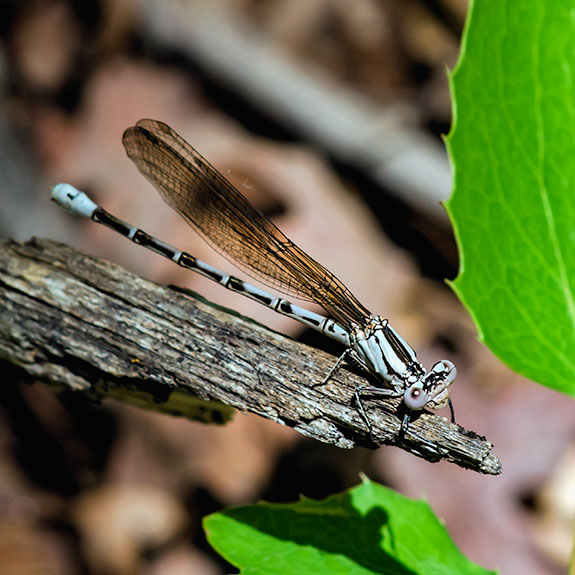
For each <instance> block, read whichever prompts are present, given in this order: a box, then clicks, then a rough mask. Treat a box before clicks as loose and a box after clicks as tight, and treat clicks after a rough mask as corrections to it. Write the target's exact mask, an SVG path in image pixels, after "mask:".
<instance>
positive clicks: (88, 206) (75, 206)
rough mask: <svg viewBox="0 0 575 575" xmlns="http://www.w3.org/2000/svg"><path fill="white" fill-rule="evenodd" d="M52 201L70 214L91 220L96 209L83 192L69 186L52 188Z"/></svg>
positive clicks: (60, 185)
mask: <svg viewBox="0 0 575 575" xmlns="http://www.w3.org/2000/svg"><path fill="white" fill-rule="evenodd" d="M52 200H53V201H54V202H56V203H57V204H58V205H59V206H60V207H62V208H64V209H65V210H68V211H69V212H70V213H72V214H75V215H77V216H83V217H85V218H91V217H92V214H93V213H94V211H95V210H96V208H97V207H98V206H97V204H95V203H94V202H93V201H92V200H91V199H90V198H89V197H88V196H87V195H86V194H85V193H84V192H81V191H80V190H77V189H76V188H75V187H74V186H72V185H71V184H56V185H55V186H54V187H53V188H52Z"/></svg>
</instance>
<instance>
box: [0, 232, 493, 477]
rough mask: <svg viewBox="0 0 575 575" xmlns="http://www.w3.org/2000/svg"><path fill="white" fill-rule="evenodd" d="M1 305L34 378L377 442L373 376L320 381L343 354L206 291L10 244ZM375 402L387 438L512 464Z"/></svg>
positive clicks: (9, 346)
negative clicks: (299, 338) (360, 405)
mask: <svg viewBox="0 0 575 575" xmlns="http://www.w3.org/2000/svg"><path fill="white" fill-rule="evenodd" d="M0 302H1V304H0V359H1V360H4V361H6V362H9V363H11V364H13V365H15V366H18V367H19V368H20V370H21V371H23V372H24V373H25V374H26V377H27V378H30V379H33V380H41V381H43V382H45V383H47V384H48V385H51V386H52V387H55V388H57V389H70V390H77V391H81V392H84V393H86V394H89V395H91V396H93V397H95V398H104V397H115V398H119V399H122V400H124V401H128V402H131V403H136V404H137V405H139V406H141V407H144V408H147V409H155V410H162V411H166V412H170V413H177V414H180V415H183V416H185V417H190V418H194V419H203V420H205V421H213V422H218V421H219V422H223V421H226V420H227V419H229V417H230V414H231V412H232V410H231V408H232V407H233V408H235V409H239V410H242V411H249V412H252V413H256V414H258V415H261V416H262V417H266V418H268V419H271V420H273V421H276V422H278V423H280V424H283V425H289V426H290V427H293V428H294V429H296V430H297V431H299V432H300V433H302V434H303V435H306V436H308V437H313V438H314V439H317V440H319V441H323V442H326V443H331V444H333V445H336V446H338V447H343V448H352V447H355V446H364V447H372V448H373V447H376V445H374V443H373V441H372V440H371V438H370V435H369V433H368V431H367V429H366V425H365V422H364V421H363V420H362V419H361V417H360V415H359V413H358V411H357V409H356V407H355V406H354V404H353V401H352V397H353V391H354V389H355V387H357V386H358V385H361V384H362V383H365V379H364V377H362V375H361V374H359V373H355V372H354V371H353V370H349V369H346V368H343V369H342V370H340V372H339V373H338V374H337V376H336V377H335V378H334V379H333V380H331V381H330V382H329V383H328V384H326V385H320V384H318V382H321V381H322V379H323V377H324V376H325V374H326V373H327V372H328V370H329V368H330V366H331V365H333V361H334V358H333V357H332V356H330V355H328V354H326V353H324V352H321V351H318V350H316V349H314V348H311V347H309V346H306V345H304V344H301V343H298V342H296V341H292V340H291V339H289V338H287V337H285V336H283V335H281V334H278V333H276V332H273V331H271V330H269V329H267V328H265V327H263V326H261V325H259V324H257V323H255V322H253V321H250V320H248V319H246V318H243V317H240V316H238V315H237V314H234V313H232V312H230V311H228V310H225V309H222V308H220V307H217V306H214V305H213V304H209V303H208V302H206V301H204V300H203V299H202V298H200V297H199V296H197V295H194V294H185V293H181V292H180V291H178V290H175V289H171V288H167V287H162V286H159V285H157V284H154V283H152V282H149V281H146V280H144V279H142V278H139V277H137V276H135V275H134V274H132V273H129V272H127V271H126V270H124V269H122V268H121V267H119V266H117V265H114V264H112V263H110V262H107V261H103V260H101V259H97V258H95V257H92V256H89V255H87V254H85V253H83V252H80V251H78V250H76V249H74V248H71V247H69V246H65V245H63V244H59V243H55V242H52V241H48V240H31V241H29V242H26V243H16V242H13V241H10V240H8V241H6V240H5V241H2V242H0ZM211 402H216V403H215V404H213V403H211ZM366 405H367V406H368V408H369V416H370V418H371V421H372V423H373V428H374V435H375V436H376V437H377V438H378V440H379V442H380V443H382V444H387V445H395V446H398V447H400V448H402V449H405V450H407V451H409V452H411V453H414V454H416V455H419V456H420V457H423V458H425V459H427V460H429V461H438V460H441V459H446V460H448V461H452V462H453V463H456V464H457V465H460V466H462V467H466V468H469V469H473V470H475V471H479V472H481V473H488V474H498V473H500V472H501V465H500V463H499V460H498V459H497V458H496V457H495V456H494V455H493V454H492V453H491V448H492V445H491V443H489V442H488V441H487V440H486V439H485V438H483V437H480V436H478V435H477V434H475V433H473V432H471V431H466V430H465V429H463V428H462V427H460V426H458V425H453V424H451V423H449V422H448V421H447V420H446V419H444V418H442V417H439V416H437V415H434V414H431V413H423V414H422V415H421V416H420V417H419V418H418V419H417V420H415V421H413V423H412V424H410V427H409V432H408V433H407V434H406V435H405V436H402V434H401V432H400V428H401V418H400V417H399V416H398V413H397V408H398V401H397V400H390V401H382V400H381V399H378V400H377V401H372V402H367V401H366Z"/></svg>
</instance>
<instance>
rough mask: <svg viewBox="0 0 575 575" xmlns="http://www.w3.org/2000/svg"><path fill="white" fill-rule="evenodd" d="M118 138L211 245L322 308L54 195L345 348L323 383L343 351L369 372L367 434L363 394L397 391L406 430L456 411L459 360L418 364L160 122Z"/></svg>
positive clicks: (58, 191) (386, 328) (362, 390)
mask: <svg viewBox="0 0 575 575" xmlns="http://www.w3.org/2000/svg"><path fill="white" fill-rule="evenodd" d="M123 143H124V147H125V149H126V152H127V154H128V156H129V157H130V158H131V159H132V160H133V161H134V162H135V164H136V166H137V167H138V169H139V170H140V172H141V173H142V174H144V176H146V178H148V180H150V182H151V183H152V184H153V185H154V186H155V187H156V189H157V190H158V191H159V192H160V194H161V196H162V198H163V199H164V201H165V202H166V203H167V204H168V205H169V206H171V207H172V208H173V209H174V210H176V211H177V212H178V213H179V214H180V215H181V216H182V217H183V218H184V219H185V220H186V221H187V222H188V224H190V225H191V226H192V227H193V228H194V229H195V230H196V231H197V232H198V233H199V234H200V235H201V236H202V237H203V238H204V239H205V240H206V241H207V242H208V243H209V244H210V245H211V246H212V247H213V248H215V249H216V250H217V251H219V252H220V253H222V254H223V255H225V256H226V257H228V258H229V259H231V260H233V261H234V262H235V263H236V264H237V265H238V266H239V268H240V269H242V270H243V271H245V272H246V273H248V274H249V275H251V276H253V277H254V278H257V279H258V280H260V281H261V282H262V283H264V284H267V285H269V286H270V287H272V288H274V289H277V290H278V291H280V292H282V293H285V294H288V295H291V296H294V297H297V298H299V299H303V300H307V301H312V302H316V303H318V304H319V305H320V306H321V307H322V308H323V309H325V310H326V311H327V313H328V314H329V317H324V316H321V315H319V314H316V313H314V312H311V311H309V310H306V309H304V308H302V307H300V306H297V305H295V304H293V303H291V302H289V301H287V300H285V299H281V298H278V297H275V296H273V295H271V294H269V293H267V292H265V291H263V290H261V289H259V288H257V287H255V286H252V285H250V284H248V283H246V282H244V281H242V280H240V279H238V278H236V277H234V276H231V275H228V274H226V273H224V272H222V271H220V270H218V269H216V268H214V267H212V266H210V265H209V264H206V263H204V262H202V261H200V260H198V259H196V258H195V257H193V256H192V255H190V254H188V253H186V252H183V251H181V250H178V249H176V248H174V247H173V246H171V245H169V244H166V243H165V242H162V241H160V240H158V239H156V238H154V237H152V236H150V235H149V234H147V233H145V232H143V231H142V230H140V229H138V228H136V227H134V226H132V225H130V224H128V223H126V222H124V221H122V220H120V219H118V218H116V217H115V216H113V215H111V214H110V213H108V212H107V211H105V210H104V209H103V208H102V207H100V206H98V205H97V204H95V203H94V202H93V201H92V200H91V199H90V198H89V197H88V196H87V195H86V194H85V193H84V192H80V191H78V190H77V189H76V188H74V187H73V186H71V185H70V184H57V185H56V186H54V188H53V190H52V199H53V200H55V201H56V202H57V203H58V204H59V205H60V206H62V207H64V208H66V209H67V210H68V211H70V212H72V213H74V214H77V215H81V216H84V217H87V218H91V219H92V220H94V221H95V222H98V223H100V224H104V225H105V226H107V227H109V228H111V229H113V230H114V231H116V232H118V233H120V234H121V235H123V236H125V237H127V238H128V239H130V240H132V241H133V242H134V243H136V244H139V245H142V246H144V247H146V248H148V249H150V250H152V251H155V252H157V253H159V254H160V255H162V256H164V257H166V258H168V259H171V260H172V261H174V262H175V263H176V264H178V265H180V266H182V267H184V268H187V269H190V270H193V271H195V272H197V273H199V274H201V275H203V276H206V277H208V278H210V279H212V280H213V281H216V282H218V283H219V284H221V285H223V286H224V287H226V288H227V289H229V290H231V291H234V292H237V293H241V294H242V295H244V296H246V297H249V298H251V299H253V300H256V301H258V302H259V303H261V304H263V305H265V306H267V307H269V308H271V309H273V310H275V311H277V312H278V313H281V314H283V315H286V316H289V317H291V318H294V319H296V320H298V321H300V322H301V323H303V324H305V325H307V326H309V327H311V328H313V329H315V330H318V331H320V332H322V333H324V334H326V335H327V336H328V337H330V338H332V339H334V340H336V341H338V342H340V343H343V344H344V345H345V346H346V350H345V351H344V352H343V354H342V355H341V356H340V357H339V359H338V360H337V361H336V363H335V364H334V366H333V368H332V369H331V370H330V372H329V373H328V374H327V375H326V377H325V378H324V380H323V382H322V383H326V382H327V381H328V380H329V379H330V378H331V377H332V376H333V375H334V373H335V372H336V370H338V369H339V367H340V366H341V364H342V362H343V361H344V360H345V359H347V358H349V359H351V360H353V361H355V362H356V363H357V364H359V365H360V366H361V367H362V368H364V369H365V370H366V371H368V372H369V373H371V374H373V375H374V376H375V380H376V383H377V385H362V386H360V387H357V388H356V389H355V392H354V396H355V400H356V403H357V407H358V409H359V412H360V413H361V416H362V418H363V419H364V421H365V422H366V425H367V427H368V429H369V432H370V434H371V433H372V425H371V422H370V420H369V418H368V416H367V413H366V410H365V408H364V406H363V403H362V400H361V398H362V397H365V396H382V397H402V398H403V402H404V404H405V406H406V407H407V413H406V414H405V416H404V418H403V422H402V429H403V430H404V431H405V430H406V429H407V425H408V423H409V418H410V413H411V412H412V411H420V410H422V409H424V408H431V409H438V408H440V407H443V406H445V405H449V408H450V410H451V419H452V421H453V420H454V415H453V406H452V404H451V399H450V398H449V387H450V385H451V384H452V383H453V381H454V380H455V377H456V375H457V370H456V368H455V366H454V365H453V363H452V362H451V361H448V360H445V359H444V360H441V361H438V362H437V363H436V364H435V365H433V367H432V368H431V370H430V371H429V372H426V370H425V368H424V367H423V366H422V365H421V363H419V361H418V360H417V356H416V354H415V351H414V350H413V349H412V348H411V347H410V346H409V344H408V343H407V342H406V341H405V340H404V339H403V338H402V337H401V336H400V335H399V334H398V333H397V332H396V331H395V330H394V329H393V327H391V325H390V323H389V321H388V320H387V319H383V318H382V317H380V316H378V315H372V314H371V313H370V312H369V311H368V310H367V309H366V308H365V307H364V306H363V305H362V304H361V303H360V302H359V301H358V300H357V298H356V297H355V296H354V295H353V294H352V293H351V292H350V291H349V290H348V289H347V288H346V287H345V285H344V284H343V283H342V282H341V281H340V280H339V279H337V278H336V277H335V276H334V275H333V274H332V273H331V272H330V271H328V270H327V269H326V268H324V267H323V266H322V265H321V264H319V263H318V262H316V261H315V260H314V259H312V258H311V257H310V256H308V255H307V254H306V253H305V252H304V251H303V250H301V249H300V248H299V247H298V246H296V245H295V244H294V243H293V242H291V241H290V240H289V239H288V238H287V237H286V236H285V235H284V234H283V233H282V232H281V231H280V230H279V229H278V228H277V227H276V226H275V225H274V224H273V223H272V222H271V221H269V220H268V219H267V218H266V217H265V216H264V215H263V214H262V213H261V212H260V211H259V210H258V209H257V208H256V207H255V206H253V205H252V204H251V203H250V202H249V201H248V200H247V199H246V198H245V197H244V196H243V195H242V194H241V193H240V192H239V191H238V190H237V189H236V188H235V187H234V186H233V185H232V184H231V183H230V182H228V180H226V178H224V176H222V174H220V172H218V171H217V170H216V169H215V168H214V167H213V166H212V165H211V164H209V163H208V162H207V161H206V160H205V159H204V158H203V157H202V156H201V155H200V154H198V152H196V150H194V149H193V148H192V147H191V146H190V145H189V144H188V143H187V142H186V141H185V140H184V139H183V138H181V137H180V136H179V135H178V134H176V133H175V132H174V131H173V130H172V129H171V128H170V127H169V126H167V125H166V124H163V123H162V122H157V121H155V120H141V121H140V122H138V123H137V124H136V126H134V127H132V128H128V129H127V130H126V131H125V132H124V136H123Z"/></svg>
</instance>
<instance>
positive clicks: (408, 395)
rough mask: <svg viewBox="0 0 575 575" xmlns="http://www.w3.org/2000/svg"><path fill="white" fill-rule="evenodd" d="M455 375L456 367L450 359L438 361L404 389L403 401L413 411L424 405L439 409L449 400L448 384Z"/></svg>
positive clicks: (453, 379) (452, 380)
mask: <svg viewBox="0 0 575 575" xmlns="http://www.w3.org/2000/svg"><path fill="white" fill-rule="evenodd" d="M456 377H457V369H456V367H455V365H453V363H452V362H451V361H449V360H447V359H443V360H441V361H438V362H437V363H436V364H435V365H434V366H433V367H432V368H431V370H430V371H429V373H427V374H426V375H425V376H424V377H423V378H422V379H420V380H419V381H416V382H415V383H413V384H411V385H410V386H409V387H408V388H407V389H406V390H405V392H404V394H403V401H404V402H405V405H406V406H407V407H408V408H409V409H412V410H415V411H417V410H420V409H423V408H424V407H428V408H430V409H439V408H440V407H443V406H444V405H446V404H447V402H448V401H449V386H450V385H451V384H452V383H453V382H454V381H455V378H456Z"/></svg>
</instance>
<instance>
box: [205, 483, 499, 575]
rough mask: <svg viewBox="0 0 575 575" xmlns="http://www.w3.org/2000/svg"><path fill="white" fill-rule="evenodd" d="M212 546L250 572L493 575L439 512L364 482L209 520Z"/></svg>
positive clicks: (248, 574)
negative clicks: (320, 497) (464, 548)
mask: <svg viewBox="0 0 575 575" xmlns="http://www.w3.org/2000/svg"><path fill="white" fill-rule="evenodd" d="M204 528H205V531H206V535H207V538H208V541H209V542H210V544H211V545H212V546H213V547H214V548H215V549H216V550H217V551H218V552H219V553H220V554H221V555H222V556H223V557H225V558H226V559H227V560H228V561H229V562H230V563H232V564H233V565H236V566H237V567H239V568H241V573H242V574H243V575H279V574H282V575H289V574H293V575H302V574H303V575H307V574H313V575H322V574H324V573H325V574H329V575H338V574H341V575H344V574H345V575H369V574H374V573H380V574H385V575H420V574H421V575H430V574H431V573H433V574H434V575H487V574H489V573H492V572H491V571H487V570H485V569H483V568H482V567H480V566H478V565H476V564H474V563H472V562H471V561H469V560H468V559H466V558H465V557H464V556H463V555H462V554H461V553H460V552H459V551H458V550H457V548H456V547H455V545H454V543H453V541H452V540H451V538H450V537H449V534H448V533H447V531H446V530H445V528H444V527H443V525H442V524H441V523H440V522H439V520H438V519H437V518H436V517H435V515H433V512H432V511H431V508H430V507H429V505H428V504H427V503H425V502H423V501H413V500H411V499H408V498H407V497H403V496H402V495H399V494H397V493H395V492H394V491H392V490H390V489H387V488H385V487H383V486H381V485H378V484H377V483H372V482H371V481H369V480H368V479H364V482H363V484H362V485H359V486H357V487H355V488H353V489H350V490H349V491H346V492H344V493H341V494H339V495H334V496H331V497H328V498H327V499H325V500H324V501H314V500H312V499H306V498H302V499H301V500H300V501H298V502H297V503H288V504H273V503H265V502H264V503H259V504H258V505H253V506H248V507H238V508H236V509H230V510H228V511H223V512H220V513H214V514H213V515H209V516H208V517H206V518H205V519H204Z"/></svg>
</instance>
